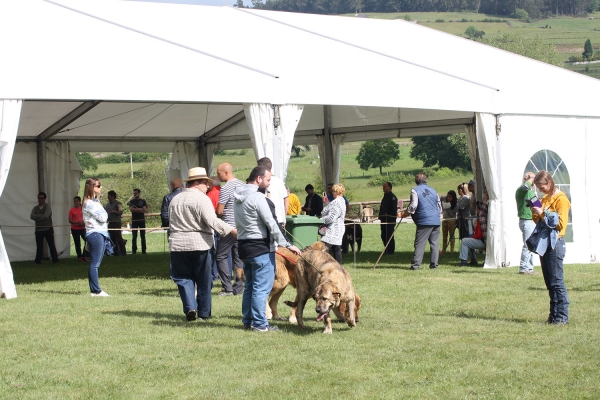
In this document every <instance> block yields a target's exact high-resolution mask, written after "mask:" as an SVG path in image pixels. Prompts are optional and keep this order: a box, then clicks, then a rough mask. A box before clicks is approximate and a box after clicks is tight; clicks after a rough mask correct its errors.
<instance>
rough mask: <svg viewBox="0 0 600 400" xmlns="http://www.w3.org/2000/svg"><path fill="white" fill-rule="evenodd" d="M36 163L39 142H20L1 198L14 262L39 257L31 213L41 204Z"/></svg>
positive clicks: (4, 227) (7, 242) (2, 221)
mask: <svg viewBox="0 0 600 400" xmlns="http://www.w3.org/2000/svg"><path fill="white" fill-rule="evenodd" d="M36 165H37V149H36V144H35V143H17V144H16V145H15V152H14V155H13V159H12V164H11V167H10V173H9V174H8V179H7V181H6V186H5V188H4V192H3V193H2V197H0V209H1V210H2V212H1V213H0V225H2V235H3V237H4V244H5V246H6V252H7V253H8V258H9V259H10V261H11V262H12V261H23V260H33V259H34V258H35V235H34V226H35V224H34V222H33V221H32V220H31V219H30V218H29V215H30V214H31V210H32V209H33V207H34V206H35V205H36V204H37V193H38V179H37V168H36Z"/></svg>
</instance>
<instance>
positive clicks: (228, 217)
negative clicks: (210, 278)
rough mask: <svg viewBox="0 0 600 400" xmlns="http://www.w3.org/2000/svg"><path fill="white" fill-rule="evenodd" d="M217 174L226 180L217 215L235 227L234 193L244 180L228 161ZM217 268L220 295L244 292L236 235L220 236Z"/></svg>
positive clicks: (222, 188) (219, 167) (218, 168)
mask: <svg viewBox="0 0 600 400" xmlns="http://www.w3.org/2000/svg"><path fill="white" fill-rule="evenodd" d="M217 176H218V177H219V180H220V181H221V182H225V185H223V186H222V187H221V192H220V194H219V203H218V205H217V211H216V213H217V216H218V217H220V218H222V219H223V221H224V222H225V223H227V224H229V225H231V226H234V227H235V218H234V216H233V194H234V193H235V190H236V188H237V187H238V186H242V185H244V182H242V181H240V180H239V179H236V177H235V176H234V175H233V168H232V167H231V164H228V163H223V164H221V165H219V166H218V167H217ZM229 254H231V258H232V261H233V263H232V264H233V270H234V271H233V272H234V273H235V283H234V284H233V285H232V284H231V272H232V271H231V270H230V269H229V263H228V261H227V259H228V258H229ZM217 270H218V272H219V279H221V284H222V285H223V288H222V289H221V292H220V293H219V296H232V295H238V294H242V292H243V291H244V281H243V280H242V276H243V274H242V272H243V270H244V264H242V260H241V259H240V257H239V256H238V242H237V238H236V237H233V236H231V235H229V236H225V237H221V238H219V242H218V243H217Z"/></svg>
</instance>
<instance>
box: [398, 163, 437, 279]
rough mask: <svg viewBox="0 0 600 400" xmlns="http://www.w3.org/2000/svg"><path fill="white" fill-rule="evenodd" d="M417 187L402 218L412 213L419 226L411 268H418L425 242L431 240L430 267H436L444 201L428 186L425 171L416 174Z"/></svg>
mask: <svg viewBox="0 0 600 400" xmlns="http://www.w3.org/2000/svg"><path fill="white" fill-rule="evenodd" d="M415 183H416V184H417V186H416V187H414V188H412V189H411V190H410V204H409V205H408V208H407V209H406V211H404V214H403V215H402V218H404V217H408V216H409V215H410V214H412V220H413V222H414V223H415V225H416V226H417V231H416V233H415V252H414V254H413V259H412V262H411V266H410V269H412V270H417V269H419V267H420V266H421V262H422V261H423V255H424V254H425V243H426V242H427V241H429V250H430V251H431V259H430V262H429V268H431V269H436V268H437V267H438V260H439V257H440V215H442V203H440V196H438V194H437V192H436V191H435V189H433V188H432V187H429V186H427V176H426V175H425V174H423V173H420V174H417V175H416V176H415Z"/></svg>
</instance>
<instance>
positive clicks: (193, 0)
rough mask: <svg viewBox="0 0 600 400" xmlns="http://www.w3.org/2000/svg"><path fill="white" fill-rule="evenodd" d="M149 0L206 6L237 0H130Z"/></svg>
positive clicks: (152, 0) (231, 4)
mask: <svg viewBox="0 0 600 400" xmlns="http://www.w3.org/2000/svg"><path fill="white" fill-rule="evenodd" d="M129 1H147V2H150V3H178V4H202V5H205V6H233V4H234V3H235V2H236V0H129ZM244 4H245V5H246V6H249V5H252V2H251V0H244Z"/></svg>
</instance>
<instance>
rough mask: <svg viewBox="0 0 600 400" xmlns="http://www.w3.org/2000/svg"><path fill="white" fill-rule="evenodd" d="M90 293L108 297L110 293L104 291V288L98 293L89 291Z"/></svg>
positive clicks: (95, 295)
mask: <svg viewBox="0 0 600 400" xmlns="http://www.w3.org/2000/svg"><path fill="white" fill-rule="evenodd" d="M90 294H91V295H92V297H110V295H109V294H108V293H106V292H105V291H104V290H102V291H100V293H90Z"/></svg>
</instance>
